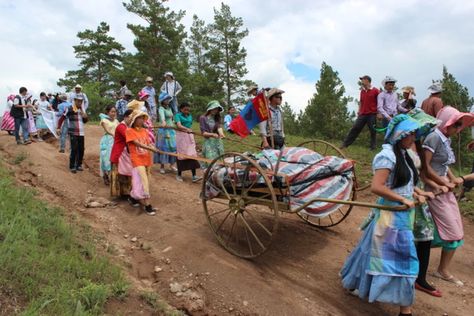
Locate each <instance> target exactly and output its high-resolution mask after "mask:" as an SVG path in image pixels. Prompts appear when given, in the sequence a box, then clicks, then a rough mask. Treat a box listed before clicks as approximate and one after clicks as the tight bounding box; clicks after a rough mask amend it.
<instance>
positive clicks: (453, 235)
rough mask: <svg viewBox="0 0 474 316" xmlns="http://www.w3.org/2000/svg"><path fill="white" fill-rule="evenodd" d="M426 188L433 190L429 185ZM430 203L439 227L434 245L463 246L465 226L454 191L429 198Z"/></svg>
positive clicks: (446, 246)
mask: <svg viewBox="0 0 474 316" xmlns="http://www.w3.org/2000/svg"><path fill="white" fill-rule="evenodd" d="M426 190H427V191H433V190H432V189H431V188H430V187H428V186H427V187H426ZM428 205H429V207H430V212H431V215H432V216H433V219H434V222H435V224H436V229H437V231H436V232H435V242H434V243H433V246H441V247H443V248H447V249H456V248H457V247H459V246H461V245H462V244H463V242H462V239H463V238H464V228H463V224H462V217H461V212H460V211H459V206H458V202H457V200H456V196H455V195H454V193H453V192H447V193H443V194H440V195H438V196H437V197H436V199H434V200H428ZM436 237H438V238H436Z"/></svg>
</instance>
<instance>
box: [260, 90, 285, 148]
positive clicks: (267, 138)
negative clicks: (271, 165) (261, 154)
mask: <svg viewBox="0 0 474 316" xmlns="http://www.w3.org/2000/svg"><path fill="white" fill-rule="evenodd" d="M283 93H285V91H283V90H280V89H277V88H273V89H270V91H268V93H267V98H268V102H269V104H268V109H269V110H270V118H269V119H268V120H266V121H263V122H260V123H259V128H260V136H261V137H262V147H263V148H271V147H273V149H281V148H282V147H283V146H284V145H285V131H284V128H283V112H282V111H281V108H280V105H281V102H282V94H283ZM269 120H271V124H272V125H271V127H272V128H271V130H270V124H269V122H268V121H269ZM272 136H273V141H272ZM272 145H273V146H272Z"/></svg>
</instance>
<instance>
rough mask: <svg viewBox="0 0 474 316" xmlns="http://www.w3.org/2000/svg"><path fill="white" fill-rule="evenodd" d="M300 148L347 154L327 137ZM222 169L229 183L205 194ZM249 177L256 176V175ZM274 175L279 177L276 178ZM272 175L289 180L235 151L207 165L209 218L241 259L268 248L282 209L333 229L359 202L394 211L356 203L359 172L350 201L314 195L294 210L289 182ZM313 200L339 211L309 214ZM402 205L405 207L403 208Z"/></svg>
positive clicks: (219, 236)
mask: <svg viewBox="0 0 474 316" xmlns="http://www.w3.org/2000/svg"><path fill="white" fill-rule="evenodd" d="M298 147H306V148H308V149H311V150H313V151H315V152H318V153H320V154H321V155H323V156H339V157H342V158H346V157H345V155H344V153H343V152H342V151H341V150H340V149H339V148H337V147H335V146H334V145H332V144H330V143H328V142H325V141H322V140H312V141H307V142H304V143H302V144H300V145H298ZM277 165H278V164H277ZM222 168H225V169H226V170H225V171H224V172H226V173H227V174H228V175H232V176H230V185H227V187H226V186H225V185H224V184H222V183H221V184H220V185H219V186H218V187H213V188H212V189H213V190H214V191H215V192H214V193H215V194H214V195H213V197H212V198H208V197H206V192H207V190H209V187H206V186H208V185H209V183H212V181H209V180H210V178H211V177H213V175H214V173H215V172H218V171H221V172H222ZM237 169H240V174H241V176H237V175H236V174H237V172H235V170H237ZM276 170H278V167H277V168H276ZM233 171H234V172H233ZM250 175H253V178H251V177H250ZM275 175H276V176H278V177H273V176H275ZM272 177H273V178H283V179H286V176H285V175H281V174H276V173H275V172H274V171H269V170H264V169H262V167H260V166H259V165H258V164H257V162H256V161H255V160H254V159H252V158H251V157H249V156H247V155H244V154H241V153H236V152H227V153H225V154H223V155H221V156H220V157H218V158H216V159H214V160H213V161H212V162H211V163H210V164H209V166H208V168H207V169H206V172H205V174H204V178H203V185H202V192H201V198H202V204H203V208H204V212H205V215H206V219H207V221H208V223H209V226H210V228H211V230H212V232H213V233H214V235H215V237H216V238H217V240H218V242H219V244H220V245H221V246H223V247H224V248H225V249H226V250H227V251H229V252H230V253H232V254H234V255H236V256H238V257H242V258H247V259H250V258H255V257H257V256H259V255H261V254H263V253H264V252H265V251H266V250H268V248H269V246H270V245H271V243H272V241H273V239H274V237H275V235H276V233H277V230H278V226H279V222H280V212H282V213H291V214H297V215H298V216H299V217H300V218H301V219H302V220H303V221H305V222H306V223H307V224H309V225H311V226H314V227H319V228H328V227H332V226H335V225H338V224H339V223H341V222H342V221H344V219H346V218H347V216H348V215H349V214H350V212H351V211H352V208H353V207H354V206H362V207H378V208H380V209H392V210H393V209H394V208H393V207H392V208H388V207H387V206H383V205H375V204H370V203H364V202H357V201H356V197H357V191H360V190H361V188H360V187H358V185H357V179H356V177H355V170H354V179H353V187H352V192H351V194H350V197H349V198H348V199H347V200H332V199H324V198H314V199H312V200H311V201H308V202H307V203H305V204H304V205H301V206H300V207H298V208H293V209H292V208H291V206H290V204H289V201H285V199H286V197H288V196H289V191H288V183H286V184H285V183H283V182H285V181H280V182H279V183H275V182H272V181H271V180H270V178H272ZM262 182H263V183H262ZM362 189H363V188H362ZM314 202H331V203H335V204H337V205H338V209H337V210H336V211H335V212H333V213H331V214H329V215H326V216H323V217H314V216H309V215H307V214H306V213H305V212H302V211H303V210H304V209H305V208H306V207H308V206H309V205H310V204H312V203H314ZM400 209H404V207H403V206H401V207H400Z"/></svg>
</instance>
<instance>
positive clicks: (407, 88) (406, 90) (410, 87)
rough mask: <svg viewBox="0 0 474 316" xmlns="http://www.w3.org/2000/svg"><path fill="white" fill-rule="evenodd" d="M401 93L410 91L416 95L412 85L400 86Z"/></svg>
mask: <svg viewBox="0 0 474 316" xmlns="http://www.w3.org/2000/svg"><path fill="white" fill-rule="evenodd" d="M402 93H411V94H412V95H416V93H415V88H414V87H412V86H405V87H403V88H402Z"/></svg>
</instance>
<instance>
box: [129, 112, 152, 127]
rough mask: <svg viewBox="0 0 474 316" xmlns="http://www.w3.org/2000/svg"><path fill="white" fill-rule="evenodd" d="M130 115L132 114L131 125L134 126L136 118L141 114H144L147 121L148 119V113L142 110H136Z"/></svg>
mask: <svg viewBox="0 0 474 316" xmlns="http://www.w3.org/2000/svg"><path fill="white" fill-rule="evenodd" d="M130 116H131V121H130V126H133V123H135V120H136V119H137V118H139V117H141V116H144V120H145V121H147V120H148V114H146V112H142V111H139V110H134V111H133V112H132V114H131V115H130Z"/></svg>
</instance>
